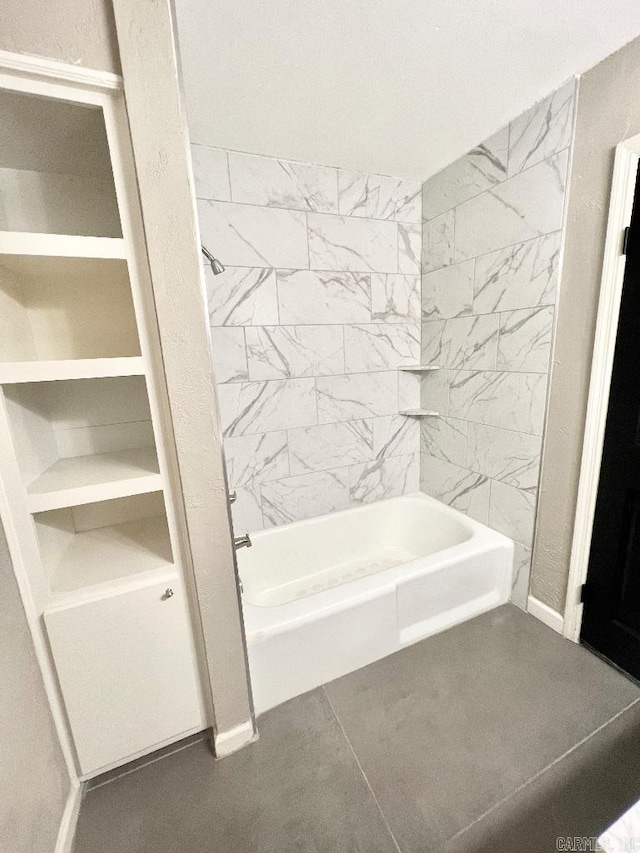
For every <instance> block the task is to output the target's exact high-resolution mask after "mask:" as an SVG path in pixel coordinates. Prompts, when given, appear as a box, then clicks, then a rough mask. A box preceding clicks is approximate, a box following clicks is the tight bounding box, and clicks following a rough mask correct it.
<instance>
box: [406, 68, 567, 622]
mask: <svg viewBox="0 0 640 853" xmlns="http://www.w3.org/2000/svg"><path fill="white" fill-rule="evenodd" d="M574 93H575V84H574V81H570V82H568V83H567V84H566V85H564V86H563V87H562V88H560V89H559V90H558V91H556V92H554V93H553V94H552V95H550V96H549V97H548V98H546V99H545V100H544V101H542V102H540V103H539V104H536V105H535V106H534V107H533V108H532V109H530V110H528V111H527V112H526V113H524V114H523V115H521V116H519V117H518V118H517V119H515V120H514V121H512V122H511V123H510V124H509V125H508V126H507V127H505V128H504V129H503V130H501V131H499V132H498V133H496V134H494V135H493V136H491V137H490V138H489V139H487V140H486V141H485V142H483V143H482V144H481V145H479V146H477V147H476V148H474V149H473V150H472V151H470V152H469V153H468V154H466V155H465V156H464V157H462V158H460V159H459V160H457V161H456V162H454V163H452V164H451V165H450V166H448V167H447V168H446V169H444V170H443V171H442V172H440V173H438V174H437V175H435V176H434V177H433V178H431V179H430V180H428V181H426V182H425V183H424V184H423V186H422V217H423V240H422V335H421V343H422V360H423V362H425V363H430V364H435V365H438V366H439V367H440V368H441V369H440V370H438V371H434V372H432V373H429V374H425V375H424V377H423V379H422V404H423V405H424V406H425V407H427V408H430V409H437V410H438V411H439V412H440V413H441V415H442V416H441V417H440V418H439V419H425V420H424V421H423V422H422V424H421V488H422V490H423V491H425V492H427V493H428V494H431V495H433V496H434V497H436V498H438V499H440V500H443V501H445V502H446V503H448V504H451V505H452V506H455V507H456V508H457V509H460V510H462V511H463V512H466V513H468V514H469V515H470V516H472V517H474V518H477V519H478V520H480V521H482V522H484V523H486V524H489V525H490V526H491V527H493V528H495V529H496V530H500V531H502V532H503V533H505V534H507V535H508V536H510V537H512V538H513V539H514V540H515V542H516V573H515V580H514V591H513V597H514V600H515V601H516V603H517V604H519V605H521V606H523V607H525V606H526V599H527V593H528V586H529V571H530V562H531V547H532V540H533V532H534V522H535V509H536V499H537V491H538V479H539V466H540V450H541V442H542V430H543V423H544V414H545V411H544V410H545V400H546V391H547V381H548V373H549V367H550V355H551V342H552V331H553V322H554V306H555V297H556V288H557V283H558V265H559V260H560V249H561V238H562V229H563V215H564V200H565V187H566V178H567V168H568V160H569V152H570V145H571V138H572V124H573V102H574Z"/></svg>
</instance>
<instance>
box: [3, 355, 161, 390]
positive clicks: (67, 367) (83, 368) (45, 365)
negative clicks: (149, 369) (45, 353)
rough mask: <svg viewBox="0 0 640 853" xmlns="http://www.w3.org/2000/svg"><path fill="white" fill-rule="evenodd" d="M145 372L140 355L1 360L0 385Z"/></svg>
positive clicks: (134, 374)
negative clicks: (51, 359) (52, 359)
mask: <svg viewBox="0 0 640 853" xmlns="http://www.w3.org/2000/svg"><path fill="white" fill-rule="evenodd" d="M144 373H145V371H144V360H143V359H142V356H130V357H127V358H74V359H65V360H61V361H9V362H4V363H1V362H0V384H1V385H14V384H16V385H17V384H22V383H23V382H56V381H59V380H65V379H104V378H108V377H113V376H144Z"/></svg>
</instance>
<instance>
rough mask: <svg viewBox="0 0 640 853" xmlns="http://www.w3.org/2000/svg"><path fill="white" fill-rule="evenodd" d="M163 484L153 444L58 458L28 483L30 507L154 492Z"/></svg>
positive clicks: (53, 506)
mask: <svg viewBox="0 0 640 853" xmlns="http://www.w3.org/2000/svg"><path fill="white" fill-rule="evenodd" d="M162 487H163V483H162V477H161V475H160V469H159V467H158V457H157V454H156V451H155V448H149V447H145V448H138V449H136V450H119V451H116V452H112V453H98V454H94V455H91V456H74V457H71V458H67V459H59V460H58V461H57V462H55V463H54V464H53V465H52V466H51V467H50V468H48V469H47V470H46V471H45V472H44V473H43V474H41V475H40V476H39V477H38V478H37V479H36V480H34V481H33V482H32V483H31V484H30V485H29V486H28V487H27V493H28V503H29V510H30V511H31V512H32V513H33V512H45V511H46V510H49V509H62V508H63V507H68V506H75V505H77V504H85V503H94V502H96V501H105V500H109V499H111V498H122V497H127V496H129V495H142V494H145V493H147V492H156V491H159V490H161V489H162Z"/></svg>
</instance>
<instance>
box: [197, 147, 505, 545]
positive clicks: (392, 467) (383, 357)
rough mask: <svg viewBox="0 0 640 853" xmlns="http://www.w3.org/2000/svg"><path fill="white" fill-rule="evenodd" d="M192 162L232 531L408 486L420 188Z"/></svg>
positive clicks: (230, 159) (416, 441)
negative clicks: (215, 271) (206, 259)
mask: <svg viewBox="0 0 640 853" xmlns="http://www.w3.org/2000/svg"><path fill="white" fill-rule="evenodd" d="M192 159H193V167H194V177H195V183H196V196H197V199H198V202H197V203H198V216H199V222H200V230H201V235H202V241H203V243H204V245H205V246H207V247H208V248H209V249H210V250H211V251H212V252H213V254H214V255H215V256H216V257H218V258H220V260H221V261H222V263H223V264H224V265H225V267H226V272H225V273H223V274H221V275H218V276H213V275H212V274H211V272H210V270H209V269H208V268H207V267H205V269H206V277H207V291H208V303H209V319H210V324H211V335H212V345H213V357H214V365H215V370H216V378H217V382H218V398H219V405H220V411H221V418H222V425H223V430H224V435H225V453H226V461H227V471H228V476H229V482H230V486H231V488H233V489H235V490H236V491H237V494H238V500H237V502H236V504H235V505H234V508H233V509H234V523H235V527H236V530H237V532H238V533H242V532H245V531H255V530H259V529H261V528H263V527H271V526H273V525H278V524H283V523H285V522H289V521H294V520H298V519H303V518H308V517H312V516H316V515H320V514H323V513H326V512H330V511H332V510H339V509H344V508H346V507H349V506H353V505H357V504H361V503H364V502H368V501H374V500H378V499H381V498H385V497H391V496H394V495H398V494H402V493H405V492H413V491H417V490H418V488H419V476H420V471H419V469H420V464H419V451H420V424H419V422H418V421H417V420H416V419H415V418H407V417H404V416H401V415H399V414H398V413H399V411H400V409H402V408H414V407H416V406H417V405H419V401H420V378H419V375H418V374H411V373H407V372H404V371H399V370H398V367H399V365H401V364H416V363H418V362H419V360H420V322H421V319H420V318H421V302H420V264H421V261H420V258H421V232H422V226H421V186H420V184H419V183H417V182H410V181H404V180H399V179H395V178H389V177H384V176H380V175H368V174H362V173H354V172H347V171H343V170H339V169H333V168H326V167H323V166H313V165H308V164H305V163H292V162H287V161H283V160H275V159H271V158H267V157H258V156H253V155H247V154H238V153H235V152H231V151H224V150H221V149H216V148H208V147H205V146H201V145H193V146H192ZM516 323H517V318H514V319H513V320H511V324H512V325H513V324H516Z"/></svg>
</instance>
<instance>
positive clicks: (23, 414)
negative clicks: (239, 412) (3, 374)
mask: <svg viewBox="0 0 640 853" xmlns="http://www.w3.org/2000/svg"><path fill="white" fill-rule="evenodd" d="M3 397H4V403H5V406H6V411H7V416H8V419H9V425H10V429H11V434H12V438H13V443H14V449H15V453H16V458H17V461H18V467H19V469H20V473H21V475H22V478H23V482H24V484H25V487H26V490H27V496H28V502H29V509H30V511H31V512H42V511H46V510H51V509H60V508H62V507H67V506H73V505H75V504H80V503H93V502H96V501H102V500H107V499H110V498H117V497H124V496H126V495H137V494H144V493H147V492H152V491H156V490H158V489H161V488H162V485H163V483H162V478H161V475H160V471H159V467H158V459H157V454H156V449H155V444H154V437H153V430H152V426H151V419H150V410H149V400H148V396H147V389H146V384H145V380H144V378H143V377H138V376H133V377H118V378H110V379H77V380H71V381H67V382H36V383H27V384H22V385H5V386H4V387H3Z"/></svg>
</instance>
